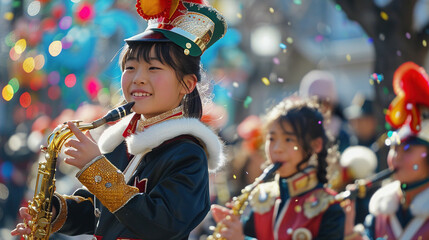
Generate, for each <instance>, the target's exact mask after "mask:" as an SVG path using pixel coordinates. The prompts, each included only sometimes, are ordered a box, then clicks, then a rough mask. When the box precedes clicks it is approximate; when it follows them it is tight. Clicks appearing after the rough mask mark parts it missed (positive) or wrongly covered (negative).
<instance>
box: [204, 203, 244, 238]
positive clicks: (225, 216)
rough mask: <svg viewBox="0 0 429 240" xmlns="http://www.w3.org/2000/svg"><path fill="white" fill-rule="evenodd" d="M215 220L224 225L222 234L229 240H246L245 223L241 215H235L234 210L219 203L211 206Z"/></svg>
mask: <svg viewBox="0 0 429 240" xmlns="http://www.w3.org/2000/svg"><path fill="white" fill-rule="evenodd" d="M211 212H212V215H213V218H214V220H215V221H216V222H217V223H218V225H219V224H221V225H222V226H223V227H222V229H221V230H220V234H221V235H222V237H223V238H225V239H227V240H244V234H243V225H242V223H241V221H240V217H239V216H237V215H234V214H233V213H232V210H230V209H229V208H226V207H222V206H220V205H217V204H213V205H212V206H211Z"/></svg>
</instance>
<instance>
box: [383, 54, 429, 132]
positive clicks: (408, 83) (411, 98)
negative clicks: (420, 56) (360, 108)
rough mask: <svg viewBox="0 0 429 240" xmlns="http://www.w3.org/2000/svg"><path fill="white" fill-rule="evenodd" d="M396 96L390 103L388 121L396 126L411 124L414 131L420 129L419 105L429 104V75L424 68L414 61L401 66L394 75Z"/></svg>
mask: <svg viewBox="0 0 429 240" xmlns="http://www.w3.org/2000/svg"><path fill="white" fill-rule="evenodd" d="M393 90H394V91H395V93H396V95H397V96H396V98H395V99H394V100H393V101H392V103H390V106H389V109H388V110H387V114H386V121H387V122H388V123H389V124H390V125H392V127H394V128H400V127H401V126H402V125H404V124H409V126H410V128H411V130H412V131H413V132H414V133H418V132H419V131H420V124H421V119H420V118H421V117H420V109H419V107H418V106H419V105H424V106H429V77H428V75H427V73H426V71H425V70H424V68H422V67H420V66H419V65H417V64H415V63H413V62H406V63H404V64H402V65H401V66H399V68H398V69H397V70H396V71H395V74H394V76H393Z"/></svg>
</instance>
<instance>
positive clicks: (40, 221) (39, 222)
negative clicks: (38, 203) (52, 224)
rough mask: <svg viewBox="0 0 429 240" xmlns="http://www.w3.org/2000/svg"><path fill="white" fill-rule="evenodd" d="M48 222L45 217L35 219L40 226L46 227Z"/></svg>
mask: <svg viewBox="0 0 429 240" xmlns="http://www.w3.org/2000/svg"><path fill="white" fill-rule="evenodd" d="M48 224H49V221H48V219H46V218H41V219H39V221H37V225H39V226H41V227H46V225H48Z"/></svg>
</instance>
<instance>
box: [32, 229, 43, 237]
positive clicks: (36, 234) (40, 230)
mask: <svg viewBox="0 0 429 240" xmlns="http://www.w3.org/2000/svg"><path fill="white" fill-rule="evenodd" d="M34 236H35V237H36V238H44V237H45V236H46V231H45V230H43V229H37V230H36V232H35V233H34Z"/></svg>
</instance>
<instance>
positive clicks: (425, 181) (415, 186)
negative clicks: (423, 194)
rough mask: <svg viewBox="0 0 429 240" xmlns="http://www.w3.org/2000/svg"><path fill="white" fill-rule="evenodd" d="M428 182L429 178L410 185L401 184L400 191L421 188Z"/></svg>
mask: <svg viewBox="0 0 429 240" xmlns="http://www.w3.org/2000/svg"><path fill="white" fill-rule="evenodd" d="M428 182H429V177H428V178H425V179H422V180H419V181H416V182H412V183H402V184H401V189H402V191H408V190H412V189H415V188H417V187H420V186H422V185H424V184H426V183H428Z"/></svg>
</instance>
